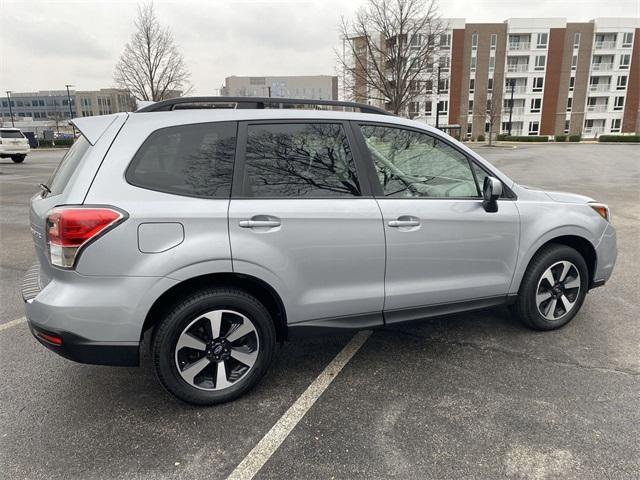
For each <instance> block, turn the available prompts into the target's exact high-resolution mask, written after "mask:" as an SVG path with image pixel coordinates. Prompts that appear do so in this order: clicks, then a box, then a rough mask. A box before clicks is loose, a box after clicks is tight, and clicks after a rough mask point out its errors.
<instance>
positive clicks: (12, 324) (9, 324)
mask: <svg viewBox="0 0 640 480" xmlns="http://www.w3.org/2000/svg"><path fill="white" fill-rule="evenodd" d="M26 321H27V319H26V318H24V317H22V318H16V319H15V320H11V321H10V322H7V323H3V324H2V325H0V332H1V331H2V330H6V329H7V328H11V327H15V326H16V325H20V324H21V323H24V322H26Z"/></svg>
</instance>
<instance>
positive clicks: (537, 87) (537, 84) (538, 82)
mask: <svg viewBox="0 0 640 480" xmlns="http://www.w3.org/2000/svg"><path fill="white" fill-rule="evenodd" d="M543 85H544V77H536V78H534V79H533V87H532V90H533V91H534V92H541V91H542V86H543Z"/></svg>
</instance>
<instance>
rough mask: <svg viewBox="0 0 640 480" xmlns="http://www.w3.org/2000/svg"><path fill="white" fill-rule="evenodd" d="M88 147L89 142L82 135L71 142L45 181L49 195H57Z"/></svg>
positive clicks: (89, 146)
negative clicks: (71, 144)
mask: <svg viewBox="0 0 640 480" xmlns="http://www.w3.org/2000/svg"><path fill="white" fill-rule="evenodd" d="M89 148H91V144H90V143H89V142H88V141H87V139H86V138H84V137H82V136H81V137H80V138H78V139H77V140H76V141H75V142H73V146H72V147H71V148H70V149H69V151H68V152H67V153H66V155H65V156H64V157H63V158H62V160H61V161H60V163H59V164H58V168H56V170H55V172H53V175H52V176H51V178H50V179H49V182H48V183H47V185H48V186H49V189H50V190H51V193H50V194H49V195H59V194H61V193H62V191H63V190H64V188H65V187H66V186H67V183H69V180H70V179H71V177H72V175H73V172H75V171H76V168H78V165H80V161H81V160H82V159H83V158H84V156H85V155H86V153H87V152H88V151H89Z"/></svg>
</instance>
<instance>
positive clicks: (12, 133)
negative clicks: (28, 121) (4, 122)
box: [0, 130, 24, 138]
mask: <svg viewBox="0 0 640 480" xmlns="http://www.w3.org/2000/svg"><path fill="white" fill-rule="evenodd" d="M0 138H24V135H22V132H19V131H17V130H0Z"/></svg>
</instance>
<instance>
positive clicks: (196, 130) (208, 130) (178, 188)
mask: <svg viewBox="0 0 640 480" xmlns="http://www.w3.org/2000/svg"><path fill="white" fill-rule="evenodd" d="M235 147H236V124H235V122H217V123H200V124H195V125H180V126H177V127H168V128H162V129H160V130H156V131H155V132H153V133H152V134H151V135H149V137H148V138H147V139H146V140H145V141H144V143H143V144H142V146H141V147H140V150H138V152H137V153H136V155H135V156H134V157H133V160H132V161H131V164H130V165H129V168H128V169H127V173H126V179H127V181H128V182H129V183H131V184H132V185H135V186H138V187H142V188H147V189H149V190H157V191H160V192H166V193H172V194H175V195H185V196H190V197H205V198H229V196H230V194H231V180H232V176H233V159H234V154H235Z"/></svg>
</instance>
